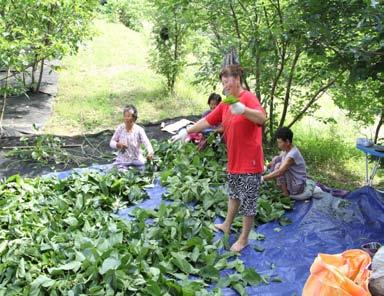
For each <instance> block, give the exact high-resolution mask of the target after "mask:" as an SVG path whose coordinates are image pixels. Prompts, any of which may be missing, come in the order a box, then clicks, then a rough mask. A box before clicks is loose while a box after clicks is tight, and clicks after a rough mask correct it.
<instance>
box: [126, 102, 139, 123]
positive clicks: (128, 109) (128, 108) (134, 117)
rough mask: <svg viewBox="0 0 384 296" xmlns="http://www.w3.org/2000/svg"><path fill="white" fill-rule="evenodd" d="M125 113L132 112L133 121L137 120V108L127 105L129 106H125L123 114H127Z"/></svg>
mask: <svg viewBox="0 0 384 296" xmlns="http://www.w3.org/2000/svg"><path fill="white" fill-rule="evenodd" d="M125 112H131V114H132V117H133V120H134V121H136V120H137V109H136V107H135V106H134V105H127V106H125V107H124V111H123V114H125Z"/></svg>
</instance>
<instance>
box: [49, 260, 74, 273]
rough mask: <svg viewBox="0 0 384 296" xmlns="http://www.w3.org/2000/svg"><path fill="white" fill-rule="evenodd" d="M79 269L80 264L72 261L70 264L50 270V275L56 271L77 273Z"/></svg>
mask: <svg viewBox="0 0 384 296" xmlns="http://www.w3.org/2000/svg"><path fill="white" fill-rule="evenodd" d="M80 267H81V262H79V261H72V262H68V263H66V264H63V265H60V266H58V267H53V268H51V269H50V273H51V272H53V271H57V270H73V271H74V272H77V271H78V270H79V268H80Z"/></svg>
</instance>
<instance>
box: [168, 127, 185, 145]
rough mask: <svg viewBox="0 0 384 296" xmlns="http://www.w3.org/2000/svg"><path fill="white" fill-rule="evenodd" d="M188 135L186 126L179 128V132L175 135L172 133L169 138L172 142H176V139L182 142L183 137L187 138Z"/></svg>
mask: <svg viewBox="0 0 384 296" xmlns="http://www.w3.org/2000/svg"><path fill="white" fill-rule="evenodd" d="M187 136H188V132H187V129H186V128H183V129H181V130H179V133H178V134H177V135H174V136H173V137H172V138H171V140H172V142H176V141H182V142H184V141H185V139H186V138H187Z"/></svg>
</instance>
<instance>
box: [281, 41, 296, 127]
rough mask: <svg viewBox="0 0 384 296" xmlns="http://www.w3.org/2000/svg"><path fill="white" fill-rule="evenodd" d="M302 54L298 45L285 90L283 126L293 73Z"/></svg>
mask: <svg viewBox="0 0 384 296" xmlns="http://www.w3.org/2000/svg"><path fill="white" fill-rule="evenodd" d="M300 54H301V50H300V49H299V48H298V47H296V51H295V56H294V58H293V61H292V65H291V70H290V73H289V77H288V81H287V86H286V90H285V97H284V107H283V112H282V114H281V118H280V123H279V127H282V126H283V125H284V122H285V117H286V116H287V111H288V106H289V99H290V97H291V87H292V80H293V75H294V73H295V70H296V65H297V61H298V60H299V57H300Z"/></svg>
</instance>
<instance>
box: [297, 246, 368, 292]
mask: <svg viewBox="0 0 384 296" xmlns="http://www.w3.org/2000/svg"><path fill="white" fill-rule="evenodd" d="M370 264H371V257H370V256H369V254H368V253H366V252H364V251H362V250H358V249H352V250H348V251H345V252H343V253H341V254H336V255H329V254H319V255H317V257H316V259H315V261H314V262H313V264H312V266H311V275H310V276H309V278H308V279H307V282H306V283H305V286H304V289H303V294H302V295H303V296H368V295H371V293H369V290H368V282H369V276H370V270H368V267H369V265H370Z"/></svg>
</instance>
